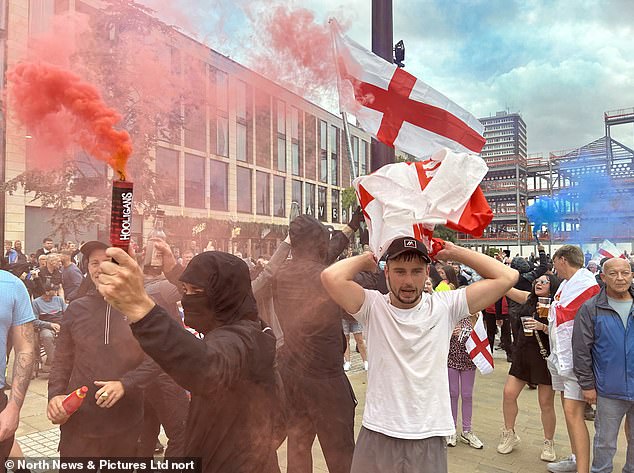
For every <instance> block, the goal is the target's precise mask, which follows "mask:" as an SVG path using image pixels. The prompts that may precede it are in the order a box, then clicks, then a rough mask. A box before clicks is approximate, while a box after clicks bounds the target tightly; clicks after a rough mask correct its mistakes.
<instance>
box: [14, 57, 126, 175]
mask: <svg viewBox="0 0 634 473" xmlns="http://www.w3.org/2000/svg"><path fill="white" fill-rule="evenodd" d="M7 80H8V82H9V100H10V104H11V107H12V109H13V111H14V113H15V116H16V118H17V119H18V120H19V121H20V122H21V123H22V124H24V125H25V126H26V127H27V128H28V130H29V132H30V133H32V134H33V135H34V136H37V135H39V134H42V135H46V134H47V130H46V129H43V123H46V122H48V123H50V122H51V118H59V119H61V118H62V117H63V118H64V120H67V121H68V122H67V123H65V124H64V125H65V128H66V129H68V130H69V132H68V133H63V132H62V133H60V134H58V135H57V136H54V137H53V138H54V140H52V139H50V138H51V136H50V134H48V137H49V139H48V141H49V144H50V145H52V146H55V147H56V148H58V149H59V150H66V149H68V148H70V147H71V146H72V145H73V144H75V145H79V146H81V148H82V149H83V150H84V151H86V152H87V153H89V154H90V155H92V156H94V157H95V158H97V159H99V160H101V161H105V162H106V163H108V164H109V165H110V166H111V167H112V169H114V170H115V171H116V172H117V173H118V175H119V177H120V178H121V179H122V180H125V168H126V162H127V160H128V158H129V157H130V154H131V153H132V142H131V140H130V135H129V134H128V132H127V131H125V130H115V129H114V126H115V125H116V124H117V123H118V122H119V121H120V120H121V116H120V115H119V114H118V113H117V112H116V111H114V110H112V109H110V108H108V106H107V105H106V104H105V103H104V102H103V100H102V98H101V96H100V94H99V91H98V90H97V88H96V87H94V86H93V85H91V84H89V83H87V82H83V81H82V80H81V78H80V77H79V76H77V75H75V74H74V73H72V72H70V71H67V70H65V69H62V68H60V67H57V66H53V65H50V64H44V63H38V64H35V63H21V64H18V65H17V66H15V68H14V69H13V70H11V71H9V72H8V73H7Z"/></svg>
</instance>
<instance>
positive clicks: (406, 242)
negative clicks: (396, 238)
mask: <svg viewBox="0 0 634 473" xmlns="http://www.w3.org/2000/svg"><path fill="white" fill-rule="evenodd" d="M403 245H404V246H405V248H416V240H404V241H403Z"/></svg>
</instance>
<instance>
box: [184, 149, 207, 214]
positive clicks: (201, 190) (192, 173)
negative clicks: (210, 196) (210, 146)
mask: <svg viewBox="0 0 634 473" xmlns="http://www.w3.org/2000/svg"><path fill="white" fill-rule="evenodd" d="M185 207H191V208H195V209H204V208H205V158H201V157H200V156H194V155H193V154H185Z"/></svg>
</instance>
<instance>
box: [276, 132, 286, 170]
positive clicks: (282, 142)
mask: <svg viewBox="0 0 634 473" xmlns="http://www.w3.org/2000/svg"><path fill="white" fill-rule="evenodd" d="M277 170H278V171H282V172H286V138H283V137H279V136H278V138H277Z"/></svg>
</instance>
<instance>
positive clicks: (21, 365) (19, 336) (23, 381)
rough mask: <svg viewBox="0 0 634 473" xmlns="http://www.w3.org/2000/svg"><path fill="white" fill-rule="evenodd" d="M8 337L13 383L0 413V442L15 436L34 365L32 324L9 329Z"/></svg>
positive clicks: (33, 332) (28, 323)
mask: <svg viewBox="0 0 634 473" xmlns="http://www.w3.org/2000/svg"><path fill="white" fill-rule="evenodd" d="M9 337H10V339H11V342H12V343H13V349H14V351H15V360H14V361H13V383H12V387H11V395H10V396H9V402H8V404H7V407H6V408H5V409H4V410H3V411H2V412H1V413H0V440H5V439H7V438H9V437H10V436H11V435H13V434H15V431H16V430H17V428H18V423H19V421H20V409H22V405H23V404H24V398H25V397H26V390H27V389H28V387H29V383H30V382H31V375H32V373H33V364H34V363H35V331H34V329H33V322H27V323H25V324H22V325H17V326H15V325H14V326H13V327H11V329H10V330H9Z"/></svg>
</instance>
